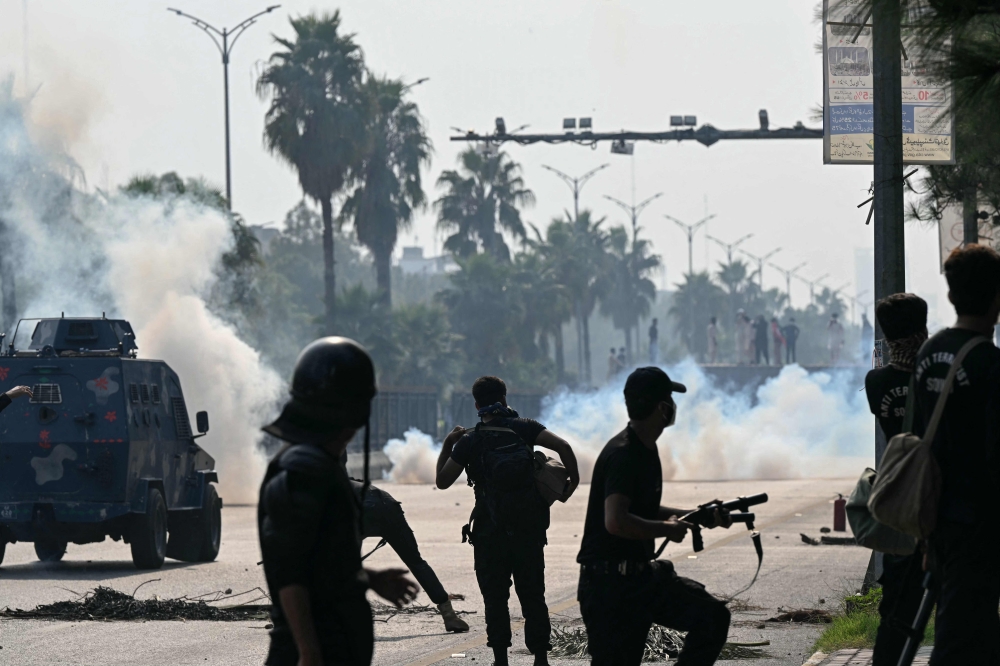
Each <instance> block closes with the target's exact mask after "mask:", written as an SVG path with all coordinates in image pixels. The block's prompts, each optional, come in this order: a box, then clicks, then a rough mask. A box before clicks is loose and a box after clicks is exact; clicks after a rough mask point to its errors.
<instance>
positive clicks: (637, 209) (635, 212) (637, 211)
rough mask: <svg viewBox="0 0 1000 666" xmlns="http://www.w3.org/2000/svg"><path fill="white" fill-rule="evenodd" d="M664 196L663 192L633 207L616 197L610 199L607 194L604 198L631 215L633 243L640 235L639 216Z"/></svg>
mask: <svg viewBox="0 0 1000 666" xmlns="http://www.w3.org/2000/svg"><path fill="white" fill-rule="evenodd" d="M662 196H663V192H657V193H656V194H654V195H653V196H651V197H649V198H648V199H644V200H643V201H641V202H640V203H639V204H638V205H632V206H630V205H628V204H627V203H625V202H624V201H621V200H619V199H615V198H614V197H609V196H608V195H607V194H605V195H604V198H605V199H607V200H608V201H610V202H612V203H615V204H617V205H618V207H619V208H621V209H622V210H624V211H625V212H626V213H628V214H629V217H630V218H631V219H632V241H633V242H634V241H635V239H636V237H637V235H638V233H639V216H640V215H642V211H643V210H645V209H646V206H648V205H649V204H651V203H653V200H654V199H659V198H660V197H662Z"/></svg>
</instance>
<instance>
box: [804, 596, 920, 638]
mask: <svg viewBox="0 0 1000 666" xmlns="http://www.w3.org/2000/svg"><path fill="white" fill-rule="evenodd" d="M881 602H882V588H881V587H875V588H872V589H871V590H869V591H868V592H867V593H865V594H860V593H859V594H856V595H852V596H849V597H845V598H844V602H843V612H842V613H841V614H839V615H836V616H834V618H833V622H832V623H830V624H829V625H828V626H827V628H826V630H825V631H823V633H822V635H820V637H819V639H818V640H817V641H816V645H815V646H813V649H814V650H819V651H821V652H826V653H831V652H835V651H837V650H846V649H856V648H870V647H872V646H874V645H875V636H876V634H877V633H878V627H879V622H880V618H879V614H878V606H879V604H880V603H881ZM933 642H934V616H933V614H932V615H931V619H930V621H929V622H928V623H927V628H926V629H925V631H924V640H923V644H924V645H929V644H932V643H933Z"/></svg>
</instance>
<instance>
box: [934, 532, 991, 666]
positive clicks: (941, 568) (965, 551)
mask: <svg viewBox="0 0 1000 666" xmlns="http://www.w3.org/2000/svg"><path fill="white" fill-rule="evenodd" d="M994 530H995V526H994V525H991V524H979V525H962V524H959V523H953V522H950V521H941V522H939V523H938V526H937V527H936V528H935V530H934V533H933V534H932V535H931V538H930V549H931V561H932V564H931V566H932V571H933V572H934V577H935V578H936V580H937V584H938V586H939V594H938V602H937V615H936V617H935V625H934V652H933V654H932V655H931V662H930V663H931V666H995V665H997V664H1000V617H998V616H997V605H998V604H1000V562H998V557H997V553H998V551H1000V539H998V537H997V535H996V532H995V531H994Z"/></svg>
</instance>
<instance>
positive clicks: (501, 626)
mask: <svg viewBox="0 0 1000 666" xmlns="http://www.w3.org/2000/svg"><path fill="white" fill-rule="evenodd" d="M472 395H473V397H474V398H475V400H476V409H477V410H478V412H479V416H480V417H481V418H482V423H481V424H480V428H479V429H482V428H484V427H485V428H489V431H490V432H489V434H491V435H492V434H494V433H498V434H501V435H503V436H505V437H508V438H510V439H511V440H512V444H515V445H518V446H519V445H520V444H521V443H524V444H527V445H528V446H529V447H534V446H541V447H544V448H547V449H550V450H552V451H555V452H556V454H558V456H559V458H560V460H562V463H563V465H565V467H566V470H567V471H568V472H569V477H570V478H569V481H570V485H569V488H568V489H567V493H566V495H565V497H563V498H562V499H563V501H565V500H566V499H568V498H569V496H570V495H572V494H573V491H574V490H576V487H577V486H578V485H579V484H580V473H579V470H578V469H577V464H576V457H575V456H574V455H573V450H572V449H571V448H570V446H569V444H568V443H567V442H566V441H565V440H563V439H562V438H560V437H557V436H556V435H554V434H552V433H551V432H550V431H548V430H546V429H545V426H543V425H542V424H541V423H539V422H538V421H534V420H532V419H522V418H519V417H518V415H517V412H515V411H514V410H513V409H511V408H510V407H508V406H507V386H506V385H505V384H504V382H503V380H502V379H500V378H499V377H480V378H479V379H477V380H476V382H475V384H473V386H472ZM479 429H475V430H473V429H470V430H466V429H465V428H462V427H461V426H458V427H456V428H455V429H454V430H452V431H451V433H450V434H449V435H448V437H446V438H445V440H444V443H443V445H442V447H441V454H440V456H439V457H438V463H437V487H438V488H441V489H442V490H443V489H445V488H448V487H449V486H451V485H452V484H453V483H454V482H455V481H456V480H457V479H458V477H459V476H460V475H461V473H462V471H463V470H464V471H465V472H466V474H467V476H468V478H469V482H470V483H471V484H472V485H473V487H474V489H475V496H476V507H475V509H474V510H473V513H472V520H471V523H472V529H471V534H469V535H468V536H470V541H471V542H472V546H473V548H474V557H475V563H476V580H477V581H478V583H479V590H480V591H481V592H482V594H483V604H484V605H485V607H486V637H487V645H489V646H490V647H491V648H492V649H493V658H494V663H495V664H496V666H507V664H508V659H507V648H509V647H510V646H511V628H510V610H509V608H508V606H507V601H508V599H509V597H510V585H511V579H513V581H514V589H515V591H516V592H517V598H518V600H519V601H520V602H521V613H522V614H523V615H524V643H525V646H526V647H527V648H528V650H529V651H530V652H531V653H532V654H533V655H534V656H535V658H534V664H535V666H545V665H546V664H548V651H549V650H551V649H552V645H551V644H550V643H549V634H550V631H551V627H550V624H549V610H548V606H547V605H546V603H545V555H544V548H545V543H546V539H545V531H546V529H548V526H549V507H548V505H547V504H545V501H544V500H542V498H541V495H538V493H537V491H535V489H534V486H533V480H529V483H531V484H532V486H531V488H530V491H531V492H532V493H534V494H536V495H538V497H537V501H535V502H533V503H532V504H531V506H530V510H529V511H527V512H525V514H524V515H523V516H519V520H518V521H517V524H499V525H498V524H496V523H494V521H493V519H492V517H491V511H490V505H489V500H490V499H493V498H488V497H487V493H488V492H489V490H488V487H489V483H488V482H486V478H485V476H486V475H485V471H484V469H483V463H484V452H485V449H484V447H485V446H486V437H484V436H483V435H482V434H480V433H479V432H478V430H479ZM503 431H506V432H503ZM510 431H513V432H510ZM529 499H530V498H529ZM464 540H465V539H464V537H463V541H464Z"/></svg>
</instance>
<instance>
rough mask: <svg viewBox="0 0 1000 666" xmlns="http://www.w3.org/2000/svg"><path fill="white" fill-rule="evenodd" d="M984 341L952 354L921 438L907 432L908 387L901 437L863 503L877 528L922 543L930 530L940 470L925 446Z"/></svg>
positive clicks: (885, 457)
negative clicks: (885, 527) (972, 354)
mask: <svg viewBox="0 0 1000 666" xmlns="http://www.w3.org/2000/svg"><path fill="white" fill-rule="evenodd" d="M985 342H989V338H986V337H983V336H977V337H975V338H973V339H971V340H969V341H968V342H967V343H965V344H964V345H963V346H962V348H961V349H960V350H959V351H958V353H957V354H955V359H954V360H953V361H952V363H951V367H950V368H949V369H948V375H947V377H946V378H945V380H944V384H943V385H942V387H941V394H940V395H939V396H938V399H937V403H936V404H935V405H934V412H933V414H931V420H930V422H928V424H927V431H926V432H925V433H924V436H923V437H918V436H917V435H914V434H913V432H912V427H913V408H914V404H915V402H916V395H915V394H916V391H915V389H914V388H913V386H912V385H911V388H910V391H909V394H908V395H907V399H906V417H905V423H904V425H903V430H904V432H902V433H900V434H898V435H896V436H895V437H893V438H892V439H891V440H889V445H888V447H887V448H886V450H885V454H884V455H883V456H882V463H881V465H880V469H879V472H878V476H877V477H876V478H875V485H874V486H873V487H872V491H871V496H870V497H869V498H868V510H869V511H871V514H872V516H873V517H874V518H875V520H877V521H878V522H880V523H882V524H883V525H888V526H889V527H891V528H893V529H896V530H899V531H900V532H902V533H903V534H908V535H910V536H912V537H914V538H917V539H926V538H927V537H928V536H930V534H931V532H933V531H934V527H935V525H936V524H937V514H938V502H939V500H940V498H941V469H940V468H939V467H938V463H937V460H936V459H935V458H934V453H933V452H932V451H931V446H932V445H933V443H934V435H935V434H936V433H937V429H938V426H939V425H940V424H941V419H942V418H943V416H944V408H945V404H946V403H947V402H948V395H949V394H950V393H951V387H952V385H953V384H954V383H955V375H957V374H958V370H959V368H961V367H962V361H963V360H965V357H966V355H968V353H969V352H970V351H972V350H973V349H974V348H975V347H977V346H979V345H981V344H983V343H985Z"/></svg>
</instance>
